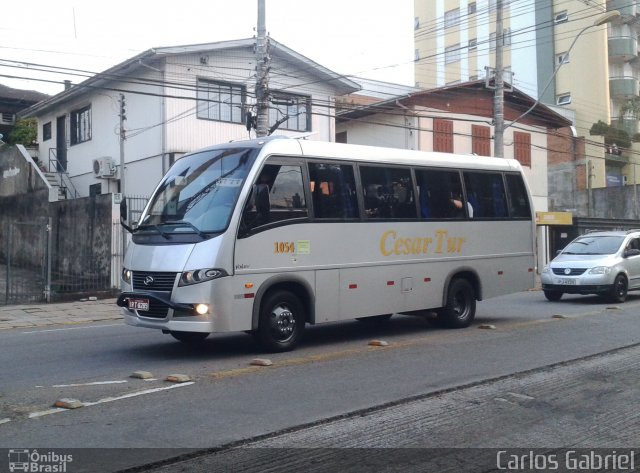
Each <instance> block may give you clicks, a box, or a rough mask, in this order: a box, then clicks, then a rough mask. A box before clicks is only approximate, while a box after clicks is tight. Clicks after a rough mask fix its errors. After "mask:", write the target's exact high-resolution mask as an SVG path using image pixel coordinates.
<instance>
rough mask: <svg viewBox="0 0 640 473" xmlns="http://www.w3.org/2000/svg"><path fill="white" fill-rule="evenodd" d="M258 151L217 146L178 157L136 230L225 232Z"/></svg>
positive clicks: (170, 232)
mask: <svg viewBox="0 0 640 473" xmlns="http://www.w3.org/2000/svg"><path fill="white" fill-rule="evenodd" d="M256 154H257V150H255V149H254V148H233V149H216V150H208V151H203V152H201V153H196V154H191V155H188V156H185V157H184V158H182V159H179V160H178V161H176V163H175V164H174V165H173V166H172V167H171V169H169V172H168V173H167V175H166V176H165V178H164V179H163V180H162V182H161V183H160V186H159V187H158V189H157V191H156V193H155V194H154V195H153V196H152V198H151V202H150V204H149V206H148V207H147V211H146V212H145V214H144V215H142V218H141V220H140V224H139V225H138V228H137V230H138V231H146V230H151V231H154V232H157V233H159V234H161V235H162V236H164V237H165V238H166V237H167V236H168V235H170V234H178V233H182V234H184V233H197V234H200V235H201V236H203V237H204V236H205V234H207V233H221V232H223V231H224V230H225V229H226V228H227V225H228V224H229V219H230V218H231V214H232V212H233V209H234V207H235V204H236V200H237V199H238V195H239V194H240V190H241V189H242V185H243V183H244V180H245V179H246V177H247V174H248V173H249V170H250V169H251V165H252V164H253V160H254V158H255V155H256Z"/></svg>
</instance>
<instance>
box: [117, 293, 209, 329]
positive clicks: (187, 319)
mask: <svg viewBox="0 0 640 473" xmlns="http://www.w3.org/2000/svg"><path fill="white" fill-rule="evenodd" d="M132 301H144V303H146V304H147V305H145V306H143V307H141V308H138V309H134V308H131V307H132ZM116 304H117V305H118V306H119V307H121V308H122V314H123V316H124V321H125V323H126V324H127V325H132V326H134V327H145V328H155V329H158V330H165V331H170V332H203V333H212V332H213V331H214V330H215V323H214V317H213V315H212V314H211V313H210V312H209V313H207V314H202V315H201V314H197V313H196V312H195V307H194V305H193V304H182V303H175V302H171V300H170V299H168V298H167V297H164V294H157V293H152V292H144V291H135V292H123V293H121V294H120V296H119V297H118V300H117V302H116ZM134 305H135V304H134ZM145 309H148V310H145Z"/></svg>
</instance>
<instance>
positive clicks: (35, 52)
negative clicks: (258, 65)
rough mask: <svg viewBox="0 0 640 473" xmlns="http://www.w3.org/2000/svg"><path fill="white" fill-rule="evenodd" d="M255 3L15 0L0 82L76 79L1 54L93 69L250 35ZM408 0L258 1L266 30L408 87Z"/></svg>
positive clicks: (8, 14)
mask: <svg viewBox="0 0 640 473" xmlns="http://www.w3.org/2000/svg"><path fill="white" fill-rule="evenodd" d="M257 5H258V0H209V1H203V0H200V1H198V0H179V1H176V2H170V3H169V2H159V1H157V0H155V1H150V0H106V1H100V2H98V1H95V0H83V1H80V0H57V1H51V0H31V1H25V0H14V1H5V2H3V5H2V10H1V12H2V13H1V14H2V25H1V26H0V75H1V76H0V84H4V85H7V86H9V87H16V88H22V89H31V90H38V91H40V92H45V93H48V94H55V93H58V92H61V91H62V86H61V85H60V84H50V83H47V82H38V81H34V80H29V81H25V80H16V79H10V78H7V77H4V76H22V77H28V78H44V79H48V80H57V81H62V80H64V79H70V80H71V81H72V82H74V83H78V82H80V81H81V78H79V77H75V76H62V75H52V74H51V73H42V72H38V71H35V70H34V68H33V67H32V66H30V68H29V69H25V68H24V66H23V65H20V66H19V67H7V62H6V60H11V61H22V62H25V63H32V64H43V65H46V66H55V67H66V68H71V69H82V70H86V71H91V72H93V73H97V72H101V71H104V70H105V69H107V68H109V67H111V66H113V65H115V64H118V63H119V62H121V61H124V60H125V59H128V58H130V57H132V56H135V55H136V54H138V53H140V52H142V51H145V50H147V49H150V48H153V47H162V46H177V45H185V44H198V43H208V42H216V41H226V40H232V39H241V38H249V37H252V36H253V35H254V34H255V31H254V30H255V28H256V24H257V8H258V7H257ZM413 17H414V14H413V0H397V1H396V2H386V1H382V0H322V1H312V0H266V24H267V32H268V33H270V35H271V36H272V37H273V38H274V39H275V40H276V41H279V42H280V43H283V44H284V45H285V46H287V47H289V48H291V49H293V50H295V51H297V52H298V53H300V54H302V55H304V56H306V57H308V58H309V59H311V60H313V61H315V62H317V63H319V64H321V65H322V66H325V67H327V68H329V69H331V70H332V71H334V72H337V73H341V74H353V75H359V76H362V77H366V78H371V79H377V80H384V81H389V82H397V83H400V84H405V85H413V82H414V78H413V62H412V60H413V56H414V53H413V51H414V46H413Z"/></svg>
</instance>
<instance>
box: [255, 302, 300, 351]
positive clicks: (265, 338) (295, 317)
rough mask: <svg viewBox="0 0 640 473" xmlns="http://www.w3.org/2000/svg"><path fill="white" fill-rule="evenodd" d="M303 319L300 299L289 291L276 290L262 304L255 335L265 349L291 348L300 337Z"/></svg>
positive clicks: (286, 349) (281, 349)
mask: <svg viewBox="0 0 640 473" xmlns="http://www.w3.org/2000/svg"><path fill="white" fill-rule="evenodd" d="M305 320H306V317H305V314H304V308H303V305H302V303H301V302H300V299H298V297H297V296H296V295H295V294H293V293H291V292H289V291H276V292H274V293H273V294H270V295H269V296H267V298H266V299H265V301H264V303H263V304H262V307H261V309H260V319H259V321H258V330H257V331H256V333H255V336H256V338H257V340H258V342H259V343H260V345H261V346H262V347H263V348H264V349H265V350H267V351H270V352H282V351H288V350H293V349H294V348H295V346H296V345H297V344H298V342H299V341H300V339H301V337H302V332H303V331H304V324H305Z"/></svg>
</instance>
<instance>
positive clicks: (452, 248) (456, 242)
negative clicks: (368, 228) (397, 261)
mask: <svg viewBox="0 0 640 473" xmlns="http://www.w3.org/2000/svg"><path fill="white" fill-rule="evenodd" d="M465 240H466V239H465V238H463V237H456V236H451V235H449V232H447V231H446V230H436V232H435V236H434V237H403V236H399V235H398V234H397V233H396V232H395V231H393V230H387V231H386V232H384V233H383V234H382V237H380V253H382V255H383V256H391V255H419V254H425V255H426V254H429V253H431V254H442V253H445V252H446V253H460V252H461V251H462V245H463V244H464V242H465Z"/></svg>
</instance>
